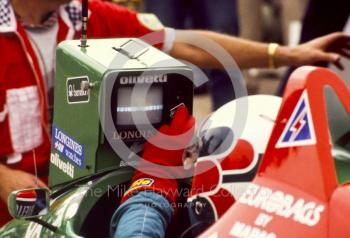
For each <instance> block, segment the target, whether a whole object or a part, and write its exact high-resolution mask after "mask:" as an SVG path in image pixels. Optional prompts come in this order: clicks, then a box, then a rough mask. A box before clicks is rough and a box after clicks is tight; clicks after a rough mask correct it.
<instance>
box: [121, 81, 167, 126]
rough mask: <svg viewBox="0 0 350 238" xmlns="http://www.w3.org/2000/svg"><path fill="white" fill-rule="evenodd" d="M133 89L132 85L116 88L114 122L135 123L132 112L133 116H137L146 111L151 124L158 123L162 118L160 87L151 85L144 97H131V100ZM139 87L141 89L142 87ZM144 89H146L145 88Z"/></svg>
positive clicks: (124, 124) (123, 124)
mask: <svg viewBox="0 0 350 238" xmlns="http://www.w3.org/2000/svg"><path fill="white" fill-rule="evenodd" d="M145 87H146V86H145ZM133 89H134V88H133V87H122V88H119V89H118V99H117V100H118V101H117V102H118V104H117V108H116V112H117V123H116V124H117V125H119V126H128V125H135V123H134V121H133V117H132V113H134V117H135V116H136V117H139V115H141V114H143V113H146V115H147V117H148V120H149V122H150V123H151V124H157V123H160V122H161V120H162V112H163V89H162V87H160V86H151V87H150V88H149V89H148V92H147V95H146V98H144V97H133V100H131V99H132V96H131V95H132V93H133ZM139 89H140V90H141V91H143V89H142V88H139ZM144 90H147V89H146V88H145V89H144Z"/></svg>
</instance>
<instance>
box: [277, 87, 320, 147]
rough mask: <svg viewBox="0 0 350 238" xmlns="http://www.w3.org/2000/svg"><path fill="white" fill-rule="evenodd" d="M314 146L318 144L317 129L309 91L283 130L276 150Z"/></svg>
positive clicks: (305, 92) (300, 100) (301, 99)
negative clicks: (311, 109) (312, 113)
mask: <svg viewBox="0 0 350 238" xmlns="http://www.w3.org/2000/svg"><path fill="white" fill-rule="evenodd" d="M314 144H316V136H315V129H314V125H313V120H312V115H311V111H310V104H309V99H308V95H307V91H306V90H305V91H304V92H303V94H302V95H301V97H300V99H299V101H298V103H297V105H296V107H295V109H294V111H293V113H292V116H291V117H290V118H289V120H288V123H287V125H286V127H285V129H284V130H283V133H282V135H281V137H280V138H279V140H278V142H277V144H276V148H286V147H293V146H305V145H314Z"/></svg>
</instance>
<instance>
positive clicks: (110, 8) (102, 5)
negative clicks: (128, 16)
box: [89, 0, 133, 14]
mask: <svg viewBox="0 0 350 238" xmlns="http://www.w3.org/2000/svg"><path fill="white" fill-rule="evenodd" d="M89 9H90V11H92V12H96V11H98V12H101V13H106V14H107V13H108V12H120V13H126V12H133V11H132V10H130V9H128V8H126V7H124V6H121V5H118V4H115V3H111V2H108V1H102V0H91V1H89Z"/></svg>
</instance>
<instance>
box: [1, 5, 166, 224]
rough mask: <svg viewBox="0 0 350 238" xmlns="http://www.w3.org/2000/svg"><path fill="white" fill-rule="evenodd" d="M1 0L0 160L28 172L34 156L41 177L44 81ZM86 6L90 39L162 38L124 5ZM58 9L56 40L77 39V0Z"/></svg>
mask: <svg viewBox="0 0 350 238" xmlns="http://www.w3.org/2000/svg"><path fill="white" fill-rule="evenodd" d="M7 2H8V1H7V0H0V52H2V57H0V65H2V67H0V138H1V141H0V163H4V164H6V165H7V166H9V167H12V168H15V169H20V170H24V171H27V172H29V173H32V174H33V173H34V163H33V156H35V157H36V161H37V168H38V173H39V176H40V177H44V178H45V177H47V175H48V161H49V156H50V138H51V135H50V132H48V129H47V128H48V108H47V95H46V88H45V85H44V84H45V83H44V80H43V77H42V75H41V71H40V66H39V62H38V58H37V56H36V55H35V52H34V50H33V47H32V45H31V43H30V41H29V39H28V36H27V34H26V32H25V30H24V28H23V26H22V25H21V23H20V22H19V21H18V19H17V18H16V17H15V14H14V11H13V9H12V6H11V5H8V4H7ZM89 11H90V16H89V29H88V36H89V37H90V38H113V37H140V36H143V35H145V34H147V33H150V32H153V31H155V30H159V34H156V36H155V37H159V38H160V39H163V37H164V31H163V30H162V29H158V28H157V24H156V25H150V26H151V27H148V24H147V21H145V20H144V19H143V18H142V17H141V16H140V15H139V14H137V13H136V12H133V11H130V10H128V9H127V8H124V7H121V6H117V5H115V4H111V3H107V2H102V1H98V0H92V1H90V3H89ZM58 13H59V14H58V15H59V16H58V25H59V29H58V34H57V42H61V41H63V40H66V39H73V38H79V36H80V30H81V22H80V15H81V4H80V1H72V2H71V3H69V4H67V5H63V6H61V7H60V8H59V10H58ZM152 26H155V27H152ZM155 28H157V29H155ZM0 183H1V181H0ZM8 219H9V216H8V214H7V208H6V206H5V204H4V203H2V204H1V203H0V225H2V224H3V223H4V222H6V221H8Z"/></svg>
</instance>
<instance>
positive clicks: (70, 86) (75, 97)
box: [67, 76, 90, 104]
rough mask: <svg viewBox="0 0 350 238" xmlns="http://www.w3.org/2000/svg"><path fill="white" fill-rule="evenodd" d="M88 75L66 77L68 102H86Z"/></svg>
mask: <svg viewBox="0 0 350 238" xmlns="http://www.w3.org/2000/svg"><path fill="white" fill-rule="evenodd" d="M89 82H90V81H89V77H88V76H80V77H72V78H67V101H68V104H76V103H87V102H89V100H90V89H89V87H88V85H89Z"/></svg>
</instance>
